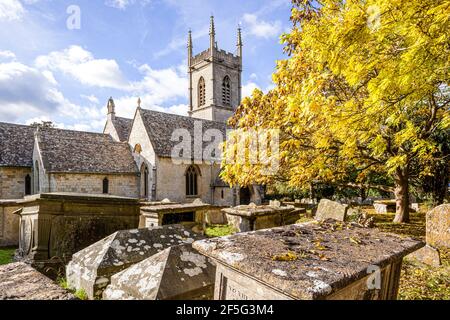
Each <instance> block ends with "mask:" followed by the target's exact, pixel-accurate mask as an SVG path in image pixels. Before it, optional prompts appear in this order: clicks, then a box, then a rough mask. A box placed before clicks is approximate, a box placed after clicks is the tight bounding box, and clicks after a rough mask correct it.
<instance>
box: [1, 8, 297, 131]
mask: <svg viewBox="0 0 450 320" xmlns="http://www.w3.org/2000/svg"><path fill="white" fill-rule="evenodd" d="M73 6H75V7H73ZM290 8H291V5H290V1H289V0H246V1H238V0H229V1H218V0H217V1H216V0H210V1H207V0H79V1H76V0H69V1H65V0H0V121H6V122H14V123H24V124H27V123H31V122H33V121H40V120H50V121H53V122H54V123H55V124H57V126H59V127H63V128H68V129H76V130H88V131H101V130H102V129H103V126H104V122H105V119H106V107H105V106H106V102H107V99H108V98H109V97H110V96H113V97H114V100H115V102H116V109H117V113H118V115H119V116H124V117H129V118H131V117H132V116H133V114H134V111H135V108H136V100H137V98H138V97H141V99H142V101H143V103H142V105H143V107H144V108H148V109H155V110H160V111H166V112H172V113H178V114H185V112H186V110H187V92H188V90H187V88H188V85H187V76H186V55H187V52H186V41H187V32H188V30H189V28H191V29H192V32H193V41H194V53H198V52H200V51H202V50H204V49H206V48H207V47H208V44H209V36H208V28H209V17H210V15H211V14H213V15H214V16H215V23H216V33H217V35H216V39H217V41H218V45H219V47H220V48H221V49H225V50H227V51H230V52H235V50H236V33H237V31H236V30H237V26H238V24H241V25H242V28H243V41H244V72H243V86H244V87H243V91H244V95H245V94H248V93H250V92H251V91H252V89H253V88H255V87H259V88H261V89H262V90H267V89H268V88H270V87H271V74H272V72H273V71H274V68H275V61H276V60H278V59H283V58H285V56H284V55H283V51H282V48H283V47H282V45H281V44H280V41H279V37H280V35H281V34H282V33H283V32H285V31H287V30H289V28H290V21H289V16H290ZM78 9H79V12H80V20H79V21H80V25H79V26H80V28H77V25H76V23H75V25H74V24H69V25H71V26H75V28H72V27H71V28H68V24H67V21H68V20H69V22H74V21H75V22H77V21H78V20H77V19H75V20H73V19H70V18H72V17H75V18H77V16H76V15H75V16H74V15H73V14H74V13H76V12H77V10H78ZM74 10H75V11H74Z"/></svg>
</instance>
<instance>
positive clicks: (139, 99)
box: [137, 97, 142, 108]
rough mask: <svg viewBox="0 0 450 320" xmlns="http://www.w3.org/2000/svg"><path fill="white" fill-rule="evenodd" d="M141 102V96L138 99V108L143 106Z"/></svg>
mask: <svg viewBox="0 0 450 320" xmlns="http://www.w3.org/2000/svg"><path fill="white" fill-rule="evenodd" d="M141 102H142V101H141V98H140V97H139V98H138V101H137V105H138V108H140V107H141Z"/></svg>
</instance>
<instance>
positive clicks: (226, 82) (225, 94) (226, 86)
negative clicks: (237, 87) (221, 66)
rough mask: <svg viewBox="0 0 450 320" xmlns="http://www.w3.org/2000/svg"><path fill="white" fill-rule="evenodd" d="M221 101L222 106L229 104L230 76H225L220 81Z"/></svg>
mask: <svg viewBox="0 0 450 320" xmlns="http://www.w3.org/2000/svg"><path fill="white" fill-rule="evenodd" d="M222 103H223V105H224V106H230V105H231V81H230V77H229V76H226V77H225V78H223V82H222Z"/></svg>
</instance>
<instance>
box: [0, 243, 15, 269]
mask: <svg viewBox="0 0 450 320" xmlns="http://www.w3.org/2000/svg"><path fill="white" fill-rule="evenodd" d="M14 251H16V248H11V247H7V248H0V265H3V264H8V263H11V262H13V261H12V259H13V256H14Z"/></svg>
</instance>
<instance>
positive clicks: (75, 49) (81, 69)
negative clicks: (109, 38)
mask: <svg viewBox="0 0 450 320" xmlns="http://www.w3.org/2000/svg"><path fill="white" fill-rule="evenodd" d="M35 64H36V66H37V67H38V68H40V69H49V70H52V71H59V72H62V73H63V74H67V75H70V76H72V77H73V78H75V79H76V80H78V81H79V82H80V83H82V84H85V85H88V86H95V87H102V88H113V89H119V90H124V89H126V86H127V83H126V81H125V80H124V77H123V75H122V72H121V71H120V68H119V65H118V64H117V62H116V61H115V60H107V59H95V58H94V56H93V55H92V53H90V52H89V51H87V50H85V49H83V48H82V47H80V46H76V45H73V46H70V47H69V48H67V49H64V50H62V51H54V52H51V53H50V54H48V55H45V56H39V57H37V58H36V62H35Z"/></svg>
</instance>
